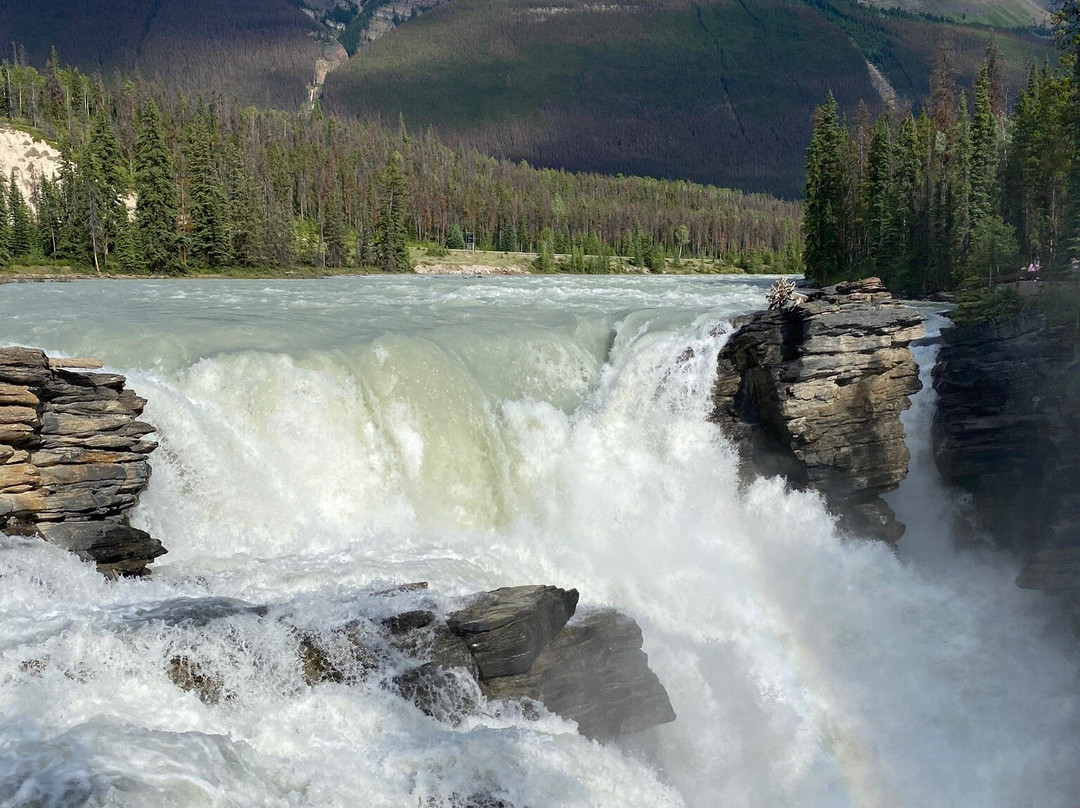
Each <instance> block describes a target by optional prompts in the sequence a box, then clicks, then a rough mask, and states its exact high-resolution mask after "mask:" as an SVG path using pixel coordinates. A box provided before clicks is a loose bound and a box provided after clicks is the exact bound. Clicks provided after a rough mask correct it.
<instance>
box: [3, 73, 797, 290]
mask: <svg viewBox="0 0 1080 808" xmlns="http://www.w3.org/2000/svg"><path fill="white" fill-rule="evenodd" d="M0 120H8V121H10V122H11V123H12V124H13V125H18V126H24V127H32V128H33V130H34V131H35V132H38V133H40V134H42V135H43V136H45V137H48V138H49V139H50V140H52V141H53V142H55V143H57V144H58V146H59V147H60V149H61V152H62V155H63V163H62V166H61V168H60V171H59V175H58V177H57V178H56V180H54V181H43V182H39V183H38V184H37V186H36V187H35V188H34V189H33V191H32V193H31V195H30V198H29V199H27V198H26V195H25V194H23V193H21V191H20V192H18V193H16V190H9V186H10V188H12V189H17V186H16V185H15V184H14V183H6V184H4V188H5V192H3V193H0V207H2V210H0V213H2V215H0V261H2V260H5V259H11V258H15V259H19V258H25V257H27V256H29V257H31V258H44V259H55V260H63V261H72V262H75V263H79V264H83V265H91V266H95V267H97V268H98V269H99V270H110V271H126V270H137V271H155V272H174V271H182V270H184V269H185V268H217V267H224V266H231V265H239V266H249V267H253V266H292V265H296V264H307V265H314V266H323V267H341V266H377V267H379V268H382V269H403V268H407V267H406V266H405V263H406V261H407V256H406V255H405V253H404V251H403V250H404V242H405V241H406V240H411V241H415V242H419V243H423V242H430V243H434V244H443V243H448V244H449V246H455V242H460V240H461V237H462V232H463V231H469V232H472V233H474V234H475V237H476V242H477V246H478V247H480V248H499V249H501V250H522V251H537V252H539V253H540V254H541V256H548V258H549V260H550V255H551V254H552V253H553V252H557V253H567V254H570V255H571V257H572V259H573V260H572V262H571V267H570V268H572V269H575V270H577V271H606V270H607V269H609V268H610V263H609V260H608V259H610V257H611V256H613V255H614V254H621V255H625V256H630V257H631V258H633V260H634V263H636V264H637V265H638V266H640V267H644V266H646V265H647V264H648V265H655V264H656V262H657V261H658V260H659V261H662V260H663V256H664V254H670V255H671V256H672V257H675V256H680V255H681V256H686V255H690V254H693V255H710V256H716V255H718V254H723V255H724V257H725V259H727V260H728V261H729V262H731V261H734V260H736V259H740V260H742V259H745V260H746V261H749V262H755V261H756V262H758V263H760V262H761V261H766V260H767V261H770V262H771V261H779V260H781V259H782V258H785V259H786V260H787V262H788V263H787V264H785V265H784V267H783V268H784V269H785V270H787V271H799V269H800V267H801V264H800V263H799V236H798V215H799V209H798V206H797V205H795V204H792V203H789V202H783V201H780V200H777V199H774V198H771V197H766V196H760V195H747V194H743V193H741V192H738V191H729V190H723V189H719V188H715V187H705V186H701V185H694V184H691V183H687V182H681V181H659V180H653V179H642V178H635V177H620V178H615V177H604V176H598V175H592V174H570V173H567V172H563V171H554V170H538V169H535V168H531V167H529V166H527V165H523V164H517V163H511V162H506V161H498V160H494V159H492V158H489V157H486V156H484V155H481V154H479V153H478V152H476V151H473V150H470V149H465V148H458V149H452V148H449V147H447V146H445V145H443V144H442V143H441V142H440V141H439V140H438V139H437V138H436V137H435V135H434V134H433V133H432V132H430V131H428V132H424V133H422V134H413V133H410V132H409V131H408V130H407V129H406V128H404V127H398V128H396V129H388V128H384V127H381V126H379V125H377V124H375V123H370V122H356V121H344V122H343V121H339V120H336V119H334V118H332V117H326V118H323V117H322V116H319V115H314V116H312V115H305V114H301V113H285V112H279V111H267V110H261V109H257V108H255V107H250V106H241V105H238V104H236V103H233V102H231V101H229V100H227V98H226V97H224V96H221V95H215V96H214V97H212V98H208V99H200V98H192V97H190V96H186V95H184V94H181V93H177V92H175V91H172V90H165V89H163V88H162V87H161V86H160V85H157V84H153V83H145V82H139V81H127V80H123V79H118V80H117V81H116V83H106V82H102V81H99V80H97V79H92V78H89V77H87V76H86V75H85V74H83V73H82V72H81V71H79V70H77V69H74V68H61V67H60V65H59V63H58V62H56V61H52V62H50V64H49V65H48V66H47V68H46V69H45V71H44V72H38V71H37V70H35V69H34V68H31V67H26V66H22V65H12V64H10V63H7V62H4V63H2V64H0ZM132 192H133V193H134V194H135V195H136V196H137V198H138V206H137V209H136V211H135V216H134V217H133V218H132V217H129V216H128V213H127V211H126V210H125V208H124V204H123V200H124V199H125V198H126V197H127V196H128V195H129V194H130V193H132ZM31 210H36V216H31ZM457 246H463V245H462V244H460V243H458V244H457ZM585 256H592V258H590V263H588V264H587V263H586V262H585ZM545 268H550V267H545Z"/></svg>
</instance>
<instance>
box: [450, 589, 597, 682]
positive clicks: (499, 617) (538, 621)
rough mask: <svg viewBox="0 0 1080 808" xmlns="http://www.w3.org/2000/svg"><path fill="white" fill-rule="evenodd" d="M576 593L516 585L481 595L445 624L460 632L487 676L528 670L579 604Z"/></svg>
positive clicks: (494, 676) (459, 635)
mask: <svg viewBox="0 0 1080 808" xmlns="http://www.w3.org/2000/svg"><path fill="white" fill-rule="evenodd" d="M577 602H578V592H577V590H576V589H571V590H570V591H569V592H567V591H566V590H565V589H559V588H558V587H554V586H517V587H512V588H508V589H496V590H495V591H494V592H486V593H484V594H482V595H479V596H477V598H476V600H475V601H473V603H472V604H471V605H470V606H469V607H468V608H466V609H462V610H461V611H460V612H454V613H453V614H452V615H450V616H449V617H448V618H447V620H446V623H447V625H448V626H449V627H450V630H451V631H452V632H454V634H456V635H457V636H458V637H460V638H461V639H462V640H463V641H464V643H465V645H466V646H467V647H468V649H469V651H470V652H471V653H472V655H473V658H474V659H475V660H476V665H477V667H478V668H479V670H480V675H481V676H482V677H483V678H484V679H494V678H496V677H499V676H514V675H515V674H519V673H527V672H528V671H529V670H530V669H531V668H532V667H533V663H534V662H536V658H537V657H538V656H539V655H540V652H541V651H543V650H544V648H545V647H546V646H547V645H548V644H549V643H550V642H551V640H552V639H553V638H554V637H555V635H557V634H558V633H559V632H560V631H561V630H562V628H563V626H565V625H566V621H567V620H569V619H570V618H571V617H572V616H573V614H574V610H575V609H577Z"/></svg>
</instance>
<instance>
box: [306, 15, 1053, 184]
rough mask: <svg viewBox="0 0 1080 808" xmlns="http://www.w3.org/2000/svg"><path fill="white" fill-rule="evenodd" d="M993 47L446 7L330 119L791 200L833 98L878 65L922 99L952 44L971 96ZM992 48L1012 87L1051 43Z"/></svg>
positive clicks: (925, 35) (1019, 37) (904, 92)
mask: <svg viewBox="0 0 1080 808" xmlns="http://www.w3.org/2000/svg"><path fill="white" fill-rule="evenodd" d="M994 35H995V34H994V33H993V31H992V30H991V29H989V28H986V27H981V26H965V25H958V24H953V23H945V22H941V21H932V20H928V19H924V18H921V17H918V16H915V15H912V14H910V13H906V12H901V11H893V12H883V11H881V10H877V9H871V8H865V7H862V6H859V5H858V4H856V3H854V2H850V1H849V0H759V2H754V3H745V2H737V0H613V2H605V3H586V2H583V0H454V2H453V3H450V4H446V5H443V6H440V7H438V8H436V9H435V10H433V11H430V12H428V13H426V14H424V15H423V16H420V17H417V18H416V19H414V20H412V21H410V22H408V23H407V24H405V25H403V26H401V27H400V28H398V29H396V30H394V31H393V32H391V33H390V34H388V35H386V36H385V37H383V38H381V39H379V40H378V41H377V42H374V43H372V44H371V45H368V46H366V47H364V48H363V49H362V51H361V52H360V53H358V54H357V55H356V56H355V57H353V59H352V60H351V61H350V63H349V65H348V67H347V68H346V69H341V70H339V71H337V72H336V73H335V74H334V75H332V76H331V77H330V79H329V81H328V83H327V88H326V105H327V108H328V109H330V110H333V111H335V112H337V113H342V114H346V113H347V114H370V115H374V114H379V115H381V116H382V118H383V120H387V121H396V120H397V117H398V115H399V114H402V115H403V116H404V119H405V121H406V122H407V123H408V125H410V126H426V125H428V124H432V125H434V126H435V127H436V129H437V131H438V132H439V133H440V135H441V136H443V137H446V138H449V139H450V140H451V141H453V142H457V143H464V144H468V145H470V146H473V147H476V148H477V149H479V150H481V151H484V152H488V153H491V154H495V155H499V156H504V157H507V158H510V159H527V160H529V161H530V162H534V163H536V164H539V165H546V166H562V167H567V168H572V169H583V170H591V171H602V172H605V173H616V172H624V173H636V174H645V175H650V176H657V177H679V178H686V179H692V180H696V181H702V182H715V183H720V184H724V185H730V186H733V187H739V188H744V189H750V190H765V191H770V192H773V193H778V194H781V195H785V196H788V197H795V196H798V195H799V194H801V191H802V182H803V179H802V158H803V153H804V150H805V148H806V143H807V141H808V139H809V136H810V119H811V115H812V112H813V109H814V107H815V106H816V105H817V104H819V103H820V102H821V99H822V98H823V97H824V95H825V93H826V92H828V91H829V90H831V91H832V92H833V93H834V95H835V97H836V98H837V101H838V102H839V104H840V108H841V109H842V110H845V111H848V112H851V111H853V110H854V108H855V105H856V103H857V102H858V101H859V100H860V99H866V100H867V101H868V102H869V103H870V104H871V105H872V106H877V105H879V104H880V95H879V92H878V90H877V89H875V84H874V77H873V76H872V74H871V70H870V69H869V68H868V66H867V61H868V60H869V62H870V63H872V64H873V65H874V66H875V67H876V68H877V69H878V70H879V71H880V73H881V74H882V75H883V76H884V77H885V79H886V80H887V81H888V83H889V84H891V87H892V88H893V89H894V90H895V92H896V93H897V95H898V96H899V98H900V103H901V104H904V103H910V102H916V103H917V102H918V101H919V100H920V99H921V98H922V97H923V96H924V95H925V93H926V88H927V87H928V77H929V75H930V72H931V70H932V67H933V63H934V58H935V53H936V52H937V50H938V49H939V47H940V46H941V45H942V43H948V45H949V46H950V47H951V48H952V50H953V51H954V53H955V59H956V63H957V65H958V67H959V70H960V75H961V76H962V77H963V80H964V81H965V82H967V83H968V85H970V82H971V81H972V80H973V78H974V75H975V73H976V72H977V70H978V65H979V60H980V59H981V58H982V54H983V51H984V50H985V48H986V44H987V41H988V40H989V39H990V38H991V36H994ZM996 36H997V38H998V42H999V45H1000V47H1001V50H1002V53H1003V75H1004V80H1005V83H1006V86H1007V87H1009V88H1011V89H1013V90H1015V88H1017V87H1019V86H1022V84H1023V82H1024V76H1025V70H1026V65H1027V64H1028V63H1030V62H1032V61H1034V62H1041V61H1043V60H1044V59H1045V58H1047V55H1048V54H1049V52H1050V49H1049V43H1048V40H1046V39H1045V38H1040V37H1038V36H1036V35H1035V34H1033V33H1017V32H1005V31H999V32H997V33H996ZM885 92H886V94H888V92H889V90H888V89H885Z"/></svg>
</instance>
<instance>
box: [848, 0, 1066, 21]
mask: <svg viewBox="0 0 1080 808" xmlns="http://www.w3.org/2000/svg"><path fill="white" fill-rule="evenodd" d="M862 1H863V4H864V5H868V6H876V7H878V8H900V9H904V10H905V11H912V12H915V13H917V14H927V15H931V16H934V17H943V18H945V19H950V20H954V21H960V22H975V23H982V24H984V25H993V26H996V27H998V28H1026V27H1029V26H1033V25H1034V26H1041V25H1046V24H1047V23H1048V22H1049V18H1050V14H1049V9H1050V5H1051V2H1050V0H862Z"/></svg>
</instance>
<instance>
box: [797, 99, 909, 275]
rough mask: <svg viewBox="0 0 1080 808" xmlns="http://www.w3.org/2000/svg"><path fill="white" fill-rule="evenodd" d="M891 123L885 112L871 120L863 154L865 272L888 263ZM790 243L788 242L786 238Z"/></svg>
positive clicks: (891, 154) (891, 180) (881, 267)
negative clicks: (868, 144) (864, 154)
mask: <svg viewBox="0 0 1080 808" xmlns="http://www.w3.org/2000/svg"><path fill="white" fill-rule="evenodd" d="M892 163H893V142H892V127H891V126H889V121H888V119H887V118H886V116H885V115H882V116H881V117H879V118H878V119H877V121H876V122H875V123H874V128H873V131H872V132H871V135H870V146H869V147H868V149H867V155H866V176H865V177H864V179H863V188H862V194H863V197H864V202H863V208H864V209H865V211H866V222H865V228H866V238H867V274H871V275H872V274H877V273H880V272H882V271H883V268H884V267H885V266H886V265H887V263H888V252H887V250H888V243H887V236H888V224H889V212H890V201H891V199H892V193H893V188H892V184H893V166H892ZM789 243H790V242H789Z"/></svg>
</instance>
